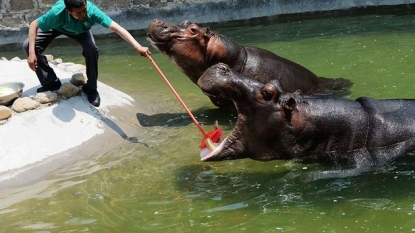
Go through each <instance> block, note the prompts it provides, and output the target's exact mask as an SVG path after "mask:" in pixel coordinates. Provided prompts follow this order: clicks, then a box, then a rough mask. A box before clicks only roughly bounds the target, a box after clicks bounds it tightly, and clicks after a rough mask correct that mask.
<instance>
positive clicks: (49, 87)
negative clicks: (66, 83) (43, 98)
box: [36, 79, 62, 93]
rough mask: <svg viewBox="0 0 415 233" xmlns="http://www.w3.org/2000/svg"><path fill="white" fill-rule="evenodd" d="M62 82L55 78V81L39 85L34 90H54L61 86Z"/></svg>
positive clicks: (38, 91)
mask: <svg viewBox="0 0 415 233" xmlns="http://www.w3.org/2000/svg"><path fill="white" fill-rule="evenodd" d="M61 86H62V83H61V80H59V79H56V80H55V81H53V82H51V83H48V84H46V85H44V86H42V87H39V88H38V89H37V90H36V92H37V93H40V92H46V91H56V90H59V88H61Z"/></svg>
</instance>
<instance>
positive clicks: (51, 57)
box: [45, 54, 53, 62]
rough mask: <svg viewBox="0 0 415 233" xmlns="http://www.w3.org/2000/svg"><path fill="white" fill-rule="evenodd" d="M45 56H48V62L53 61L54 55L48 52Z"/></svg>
mask: <svg viewBox="0 0 415 233" xmlns="http://www.w3.org/2000/svg"><path fill="white" fill-rule="evenodd" d="M45 57H46V60H48V62H52V61H53V55H50V54H48V55H45Z"/></svg>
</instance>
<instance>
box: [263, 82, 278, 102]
mask: <svg viewBox="0 0 415 233" xmlns="http://www.w3.org/2000/svg"><path fill="white" fill-rule="evenodd" d="M277 94H278V91H277V88H276V87H275V86H274V85H272V84H269V83H267V84H265V85H264V86H263V87H262V88H261V95H262V98H264V100H265V101H270V100H272V99H275V98H276V97H277Z"/></svg>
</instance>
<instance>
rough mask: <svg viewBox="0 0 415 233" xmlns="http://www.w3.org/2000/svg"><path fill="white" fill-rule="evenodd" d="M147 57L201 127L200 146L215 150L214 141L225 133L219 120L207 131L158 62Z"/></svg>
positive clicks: (198, 126)
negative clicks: (220, 126)
mask: <svg viewBox="0 0 415 233" xmlns="http://www.w3.org/2000/svg"><path fill="white" fill-rule="evenodd" d="M147 58H148V59H149V60H150V62H151V64H153V66H154V68H156V70H157V72H158V73H159V74H160V75H161V77H162V78H163V80H164V82H166V84H167V86H169V88H170V90H171V91H172V92H173V94H174V96H176V98H177V100H179V102H180V104H181V105H182V106H183V108H184V109H185V110H186V112H187V114H188V115H189V116H190V118H191V119H192V121H193V123H194V124H195V125H196V126H197V128H199V130H200V132H201V133H202V134H203V138H202V141H201V143H200V148H205V147H207V148H208V149H209V150H210V151H213V150H215V144H214V143H215V142H218V141H219V140H220V136H221V135H222V133H223V131H222V130H221V129H220V128H219V126H218V124H217V122H216V124H215V129H214V130H212V131H209V132H207V133H206V132H205V130H204V129H203V128H202V126H201V125H200V124H199V122H198V121H197V120H196V118H195V117H194V116H193V114H192V113H191V112H190V110H189V108H188V107H187V106H186V104H185V103H184V102H183V100H182V99H181V98H180V96H179V94H177V92H176V90H174V88H173V86H172V85H171V84H170V82H169V80H168V79H167V78H166V76H165V75H164V74H163V72H162V71H161V70H160V68H159V67H158V66H157V64H156V62H155V61H154V60H153V59H152V58H151V56H150V55H147Z"/></svg>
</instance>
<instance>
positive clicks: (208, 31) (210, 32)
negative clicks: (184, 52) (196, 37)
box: [205, 27, 212, 36]
mask: <svg viewBox="0 0 415 233" xmlns="http://www.w3.org/2000/svg"><path fill="white" fill-rule="evenodd" d="M211 34H212V31H211V30H210V27H206V28H205V36H210V35H211Z"/></svg>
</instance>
